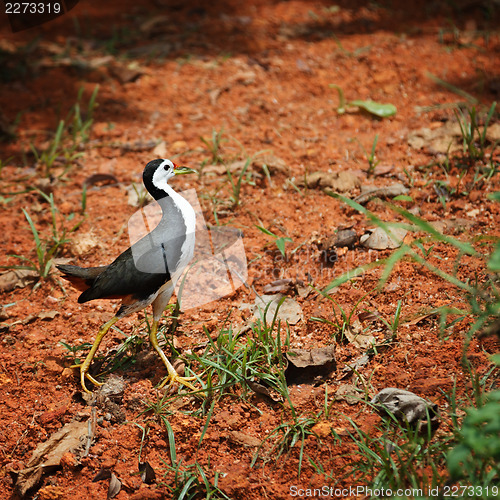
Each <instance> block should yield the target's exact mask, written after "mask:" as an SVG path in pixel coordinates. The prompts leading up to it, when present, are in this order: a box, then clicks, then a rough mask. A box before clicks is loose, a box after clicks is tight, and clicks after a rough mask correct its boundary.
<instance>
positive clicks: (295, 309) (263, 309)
mask: <svg viewBox="0 0 500 500" xmlns="http://www.w3.org/2000/svg"><path fill="white" fill-rule="evenodd" d="M283 298H284V300H283V303H282V304H281V305H280V306H279V309H278V305H279V303H280V301H281V300H282V299H283ZM276 311H277V312H276ZM264 313H265V318H264ZM253 315H254V318H255V319H260V320H262V321H264V320H265V322H266V323H268V324H270V323H271V322H272V321H273V319H274V316H275V315H276V320H281V321H286V322H287V323H288V324H290V325H296V324H297V323H298V322H299V321H300V320H301V319H302V318H303V314H302V307H300V304H299V303H298V302H296V301H295V300H293V299H290V298H288V297H285V296H284V295H283V294H281V293H278V294H276V295H260V296H258V297H257V298H256V299H255V303H254V306H253Z"/></svg>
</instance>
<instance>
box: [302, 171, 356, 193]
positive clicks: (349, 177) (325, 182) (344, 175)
mask: <svg viewBox="0 0 500 500" xmlns="http://www.w3.org/2000/svg"><path fill="white" fill-rule="evenodd" d="M296 182H297V185H299V186H300V185H302V186H303V185H305V184H307V187H309V188H322V189H328V190H331V191H334V192H339V193H345V192H350V191H353V190H354V189H355V188H357V187H359V186H360V185H361V181H360V180H359V177H358V176H357V174H356V173H355V172H353V171H352V170H342V171H340V172H313V173H311V174H308V175H307V177H306V178H305V180H304V179H297V181H296Z"/></svg>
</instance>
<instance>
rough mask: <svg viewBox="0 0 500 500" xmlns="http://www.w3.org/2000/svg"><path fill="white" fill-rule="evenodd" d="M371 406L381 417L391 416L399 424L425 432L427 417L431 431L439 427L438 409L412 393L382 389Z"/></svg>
mask: <svg viewBox="0 0 500 500" xmlns="http://www.w3.org/2000/svg"><path fill="white" fill-rule="evenodd" d="M371 404H372V405H374V406H375V408H376V409H377V411H378V413H380V414H381V415H382V416H387V415H388V414H391V415H393V416H394V417H395V418H396V419H397V420H398V421H400V422H403V423H404V422H407V423H408V424H410V425H412V426H418V427H419V429H421V430H423V431H424V432H425V431H426V427H427V417H428V416H429V417H430V424H431V428H432V429H433V430H436V429H437V428H438V427H439V407H438V405H437V404H434V403H430V402H429V401H426V400H425V399H424V398H421V397H420V396H417V395H416V394H414V393H413V392H410V391H405V390H404V389H398V388H395V387H387V388H385V389H382V390H381V391H380V392H379V393H378V394H376V395H375V396H374V398H373V399H372V401H371Z"/></svg>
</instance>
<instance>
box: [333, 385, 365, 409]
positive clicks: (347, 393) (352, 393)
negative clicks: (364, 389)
mask: <svg viewBox="0 0 500 500" xmlns="http://www.w3.org/2000/svg"><path fill="white" fill-rule="evenodd" d="M360 399H361V396H360V392H359V390H358V388H357V387H356V386H355V385H353V384H342V385H340V386H339V388H338V389H337V391H336V392H335V400H336V401H345V402H346V403H347V404H350V405H355V404H357V403H359V401H360Z"/></svg>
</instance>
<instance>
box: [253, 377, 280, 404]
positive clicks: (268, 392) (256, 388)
mask: <svg viewBox="0 0 500 500" xmlns="http://www.w3.org/2000/svg"><path fill="white" fill-rule="evenodd" d="M245 382H246V384H247V385H248V387H250V389H252V391H253V392H255V393H256V394H260V395H261V396H264V397H266V398H267V399H268V400H269V401H270V402H271V403H282V402H283V398H282V397H281V395H279V394H278V393H277V392H276V391H275V390H273V389H271V388H270V387H267V386H265V385H263V384H259V383H258V382H254V381H253V380H246V381H245Z"/></svg>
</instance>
